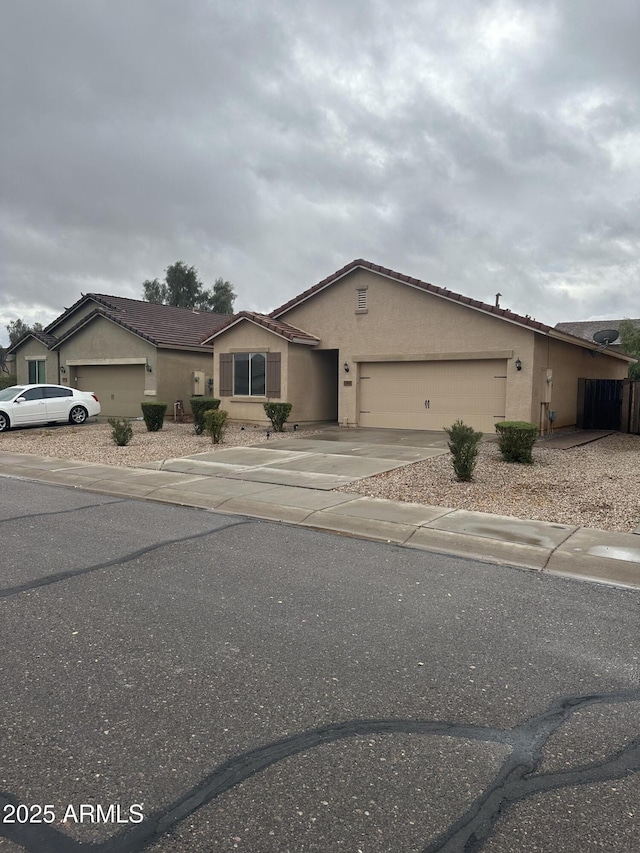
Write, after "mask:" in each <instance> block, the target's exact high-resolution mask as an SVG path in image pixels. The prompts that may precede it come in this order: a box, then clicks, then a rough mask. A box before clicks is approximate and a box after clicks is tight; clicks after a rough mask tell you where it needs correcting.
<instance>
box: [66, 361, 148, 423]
mask: <svg viewBox="0 0 640 853" xmlns="http://www.w3.org/2000/svg"><path fill="white" fill-rule="evenodd" d="M75 371H76V378H77V380H78V381H77V383H76V388H79V389H80V390H81V391H93V392H94V393H95V394H96V396H97V398H98V400H100V406H101V408H102V412H101V416H108V417H118V418H139V417H142V410H141V408H140V403H142V402H143V400H144V364H119V365H100V366H96V365H93V364H92V365H86V366H85V365H78V367H76V368H75Z"/></svg>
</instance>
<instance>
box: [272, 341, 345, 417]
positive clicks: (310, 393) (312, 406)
mask: <svg viewBox="0 0 640 853" xmlns="http://www.w3.org/2000/svg"><path fill="white" fill-rule="evenodd" d="M337 374H338V364H337V362H336V353H334V352H324V351H322V350H320V351H319V350H316V349H310V348H309V347H307V346H301V345H297V346H296V345H295V344H290V345H289V371H288V377H289V378H288V391H289V395H290V396H289V397H288V398H287V399H286V400H284V398H283V402H288V403H293V408H292V409H291V415H290V417H289V421H290V422H292V423H309V422H313V421H335V420H337V418H338V375H337ZM345 377H346V374H345ZM346 378H347V381H348V377H346Z"/></svg>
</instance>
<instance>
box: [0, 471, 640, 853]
mask: <svg viewBox="0 0 640 853" xmlns="http://www.w3.org/2000/svg"><path fill="white" fill-rule="evenodd" d="M0 566H1V568H0V726H1V729H0V853H14V851H19V850H28V851H32V853H71V851H77V853H79V852H80V851H103V852H104V853H107V851H113V853H123V852H124V851H130V853H136V851H140V850H150V851H153V853H178V851H179V853H187V851H188V853H204V851H207V852H208V851H218V850H220V851H227V850H228V851H232V850H241V851H249V853H254V851H257V852H258V853H260V851H293V852H294V853H298V851H349V853H358V851H363V853H373V851H394V853H402V851H463V850H464V851H479V850H482V851H487V853H514V851H515V853H518V851H523V853H524V851H527V852H528V851H543V853H556V852H557V851H576V850H580V851H590V850H598V851H601V850H606V851H608V853H617V851H625V853H629V851H637V850H639V849H640V842H639V840H638V839H640V772H639V771H640V651H639V642H638V641H639V639H640V594H639V593H637V592H631V591H624V590H618V589H613V588H607V587H604V586H600V585H590V584H586V583H580V582H576V581H566V580H562V579H558V578H553V577H548V576H542V575H539V574H536V573H533V572H527V571H522V570H516V569H510V568H505V567H498V566H493V565H490V564H486V563H480V562H474V561H471V560H463V559H455V558H449V557H444V556H440V555H430V554H428V553H424V552H418V551H413V550H409V549H402V548H399V547H395V546H391V545H380V544H376V543H372V542H366V541H360V540H357V539H349V538H345V537H339V536H333V535H329V534H323V533H319V532H315V531H312V530H307V529H303V528H296V527H289V526H285V525H278V524H271V523H265V522H260V521H255V520H252V519H245V518H241V517H238V516H224V515H221V514H217V513H215V512H205V511H201V510H194V509H186V508H180V507H172V506H167V505H156V504H153V503H146V502H142V501H140V502H138V501H134V500H120V499H117V498H110V497H102V496H97V495H95V494H89V493H83V492H81V491H76V490H72V489H66V488H61V487H57V486H49V485H43V484H36V483H32V482H27V481H22V480H17V479H12V478H0ZM19 804H21V805H19ZM65 818H66V820H65Z"/></svg>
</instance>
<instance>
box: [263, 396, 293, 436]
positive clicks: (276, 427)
mask: <svg viewBox="0 0 640 853" xmlns="http://www.w3.org/2000/svg"><path fill="white" fill-rule="evenodd" d="M292 405H293V404H292V403H264V411H265V414H266V415H267V417H268V418H269V420H270V421H271V426H272V427H273V431H274V432H284V425H285V423H286V421H287V418H288V417H289V414H290V412H291V407H292Z"/></svg>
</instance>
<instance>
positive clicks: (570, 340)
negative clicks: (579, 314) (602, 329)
mask: <svg viewBox="0 0 640 853" xmlns="http://www.w3.org/2000/svg"><path fill="white" fill-rule="evenodd" d="M547 336H548V337H550V338H553V339H554V340H556V341H562V342H563V343H565V344H572V345H573V346H579V347H582V348H583V349H586V350H589V351H590V352H601V353H604V354H605V355H609V356H611V358H617V359H620V361H627V362H634V361H636V359H634V357H633V356H631V355H625V353H622V352H616V351H615V350H612V349H611V347H605V348H604V349H603V348H602V346H601V345H600V344H597V343H595V342H592V341H587V340H585V339H584V338H577V337H575V335H570V334H568V333H567V332H559V331H558V330H557V329H551V330H550V331H549V332H547Z"/></svg>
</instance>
